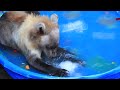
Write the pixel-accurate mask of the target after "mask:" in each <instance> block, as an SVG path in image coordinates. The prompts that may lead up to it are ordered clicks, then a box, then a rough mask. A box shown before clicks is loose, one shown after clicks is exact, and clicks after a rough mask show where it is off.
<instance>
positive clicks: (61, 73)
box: [50, 69, 69, 77]
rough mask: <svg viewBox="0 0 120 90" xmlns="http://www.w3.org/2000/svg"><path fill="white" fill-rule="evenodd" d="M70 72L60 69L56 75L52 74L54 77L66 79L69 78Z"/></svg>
mask: <svg viewBox="0 0 120 90" xmlns="http://www.w3.org/2000/svg"><path fill="white" fill-rule="evenodd" d="M68 74H69V72H68V71H67V70H65V69H58V70H57V71H55V72H54V73H52V74H50V75H52V76H58V77H66V76H68Z"/></svg>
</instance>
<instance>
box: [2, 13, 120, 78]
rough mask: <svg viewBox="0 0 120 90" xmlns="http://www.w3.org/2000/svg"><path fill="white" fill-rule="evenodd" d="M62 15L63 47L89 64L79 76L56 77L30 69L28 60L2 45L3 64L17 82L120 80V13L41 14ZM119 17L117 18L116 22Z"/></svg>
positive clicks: (60, 23) (61, 42)
mask: <svg viewBox="0 0 120 90" xmlns="http://www.w3.org/2000/svg"><path fill="white" fill-rule="evenodd" d="M53 13H56V14H58V16H59V25H60V46H61V47H63V48H65V49H67V50H69V51H71V52H74V53H76V54H77V56H79V57H80V58H82V59H84V60H85V61H86V65H87V66H86V67H85V68H82V69H80V70H79V71H78V73H81V75H80V76H73V77H67V78H64V77H53V76H48V75H45V74H42V73H40V72H39V71H37V70H35V69H33V68H31V67H30V70H26V69H25V68H24V66H25V65H26V64H27V62H26V59H25V57H24V56H23V55H22V54H20V53H19V52H16V53H15V52H14V50H12V49H8V48H5V47H4V46H2V45H0V64H2V65H3V66H4V68H5V70H6V71H7V72H8V74H9V75H10V76H11V77H12V78H14V79H117V78H120V48H119V46H120V21H119V17H120V14H119V11H117V12H116V11H41V15H42V14H45V15H48V16H50V15H51V14H53ZM116 18H118V19H116ZM63 42H64V43H63Z"/></svg>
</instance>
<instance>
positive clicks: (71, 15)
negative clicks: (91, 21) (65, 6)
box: [63, 11, 80, 19]
mask: <svg viewBox="0 0 120 90" xmlns="http://www.w3.org/2000/svg"><path fill="white" fill-rule="evenodd" d="M63 16H64V17H65V18H67V19H76V18H78V17H79V16H80V12H79V11H69V12H65V13H64V14H63Z"/></svg>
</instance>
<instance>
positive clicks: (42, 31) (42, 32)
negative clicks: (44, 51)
mask: <svg viewBox="0 0 120 90" xmlns="http://www.w3.org/2000/svg"><path fill="white" fill-rule="evenodd" d="M39 33H40V34H42V35H43V34H44V30H43V28H42V27H39Z"/></svg>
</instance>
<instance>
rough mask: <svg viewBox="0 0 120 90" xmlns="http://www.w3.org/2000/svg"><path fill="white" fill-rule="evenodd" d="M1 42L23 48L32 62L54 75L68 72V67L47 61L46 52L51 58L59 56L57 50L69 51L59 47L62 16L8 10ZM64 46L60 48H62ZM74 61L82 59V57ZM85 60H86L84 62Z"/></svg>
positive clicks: (1, 21) (0, 31) (1, 26)
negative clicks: (44, 56) (59, 20)
mask: <svg viewBox="0 0 120 90" xmlns="http://www.w3.org/2000/svg"><path fill="white" fill-rule="evenodd" d="M0 43H1V44H2V45H5V46H9V47H11V48H13V49H17V50H19V51H21V52H22V53H23V54H24V55H25V57H26V59H27V61H28V63H29V65H31V66H32V67H34V68H35V69H37V70H39V71H41V72H43V73H45V74H48V75H53V76H68V71H67V70H65V69H60V68H57V67H54V66H53V65H49V64H46V63H45V62H44V61H43V60H42V57H41V54H42V53H45V55H46V56H47V57H49V58H54V57H56V56H57V54H59V53H57V52H63V51H64V52H65V50H63V49H61V48H59V47H58V46H59V25H58V16H57V15H56V14H52V15H51V16H50V18H49V17H48V16H41V15H39V12H38V11H8V12H6V13H4V14H3V15H2V16H1V18H0ZM59 50H60V51H59ZM66 59H70V60H71V61H73V62H77V63H81V62H80V60H74V59H71V57H70V58H66ZM81 64H82V63H81Z"/></svg>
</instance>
